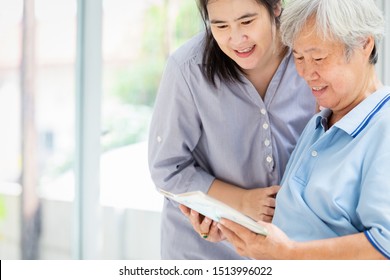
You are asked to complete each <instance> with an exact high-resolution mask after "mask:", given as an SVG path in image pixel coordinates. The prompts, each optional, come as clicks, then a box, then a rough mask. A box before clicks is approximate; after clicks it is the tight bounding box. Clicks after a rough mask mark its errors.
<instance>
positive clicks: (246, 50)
mask: <svg viewBox="0 0 390 280" xmlns="http://www.w3.org/2000/svg"><path fill="white" fill-rule="evenodd" d="M254 47H255V46H252V47H250V48H246V49H243V50H237V52H238V53H241V54H245V53H249V52H251V51H252V50H253V48H254Z"/></svg>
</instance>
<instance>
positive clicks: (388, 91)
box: [316, 87, 390, 137]
mask: <svg viewBox="0 0 390 280" xmlns="http://www.w3.org/2000/svg"><path fill="white" fill-rule="evenodd" d="M389 100H390V87H382V88H381V89H379V90H378V91H376V92H374V93H373V94H371V95H370V96H368V97H367V98H366V99H364V100H363V101H362V102H361V103H359V104H358V105H357V106H356V107H355V108H353V109H352V110H351V111H350V112H349V113H348V114H347V115H345V116H344V117H343V118H342V119H341V120H339V121H338V122H336V123H335V124H334V126H335V127H338V128H340V129H342V130H344V131H345V132H346V133H348V134H349V135H351V136H352V137H356V136H357V135H358V134H359V133H360V132H361V131H362V130H363V129H364V128H365V127H366V125H367V124H368V123H369V122H370V120H371V118H372V117H373V116H374V115H375V114H376V113H377V112H379V111H380V109H381V108H382V106H383V105H384V104H385V103H386V102H388V101H389ZM331 114H332V111H331V110H329V109H324V110H322V111H321V112H319V113H318V115H317V118H316V129H317V128H318V127H319V126H320V125H321V126H322V127H323V128H324V129H325V130H326V127H324V123H327V120H328V118H329V117H330V115H331Z"/></svg>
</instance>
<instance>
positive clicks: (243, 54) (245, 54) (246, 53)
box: [235, 45, 256, 58]
mask: <svg viewBox="0 0 390 280" xmlns="http://www.w3.org/2000/svg"><path fill="white" fill-rule="evenodd" d="M255 48H256V45H253V46H252V47H249V48H245V49H241V50H235V53H236V55H237V56H238V57H241V58H247V57H249V56H251V55H252V53H253V52H254V51H255Z"/></svg>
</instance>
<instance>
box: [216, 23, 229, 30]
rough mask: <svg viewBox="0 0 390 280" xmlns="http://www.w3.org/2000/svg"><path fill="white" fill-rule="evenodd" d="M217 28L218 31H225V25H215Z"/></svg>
mask: <svg viewBox="0 0 390 280" xmlns="http://www.w3.org/2000/svg"><path fill="white" fill-rule="evenodd" d="M217 28H218V29H226V28H227V25H225V24H224V25H217Z"/></svg>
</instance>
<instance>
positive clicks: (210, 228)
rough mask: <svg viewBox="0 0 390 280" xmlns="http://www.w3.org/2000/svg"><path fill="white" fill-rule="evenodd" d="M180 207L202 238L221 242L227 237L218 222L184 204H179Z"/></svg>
mask: <svg viewBox="0 0 390 280" xmlns="http://www.w3.org/2000/svg"><path fill="white" fill-rule="evenodd" d="M179 208H180V210H181V212H182V213H183V214H184V215H185V216H186V217H187V218H188V219H189V221H190V223H191V224H192V227H193V228H194V230H195V231H196V232H198V233H199V236H200V237H201V238H203V239H205V240H207V241H210V242H220V241H222V240H224V239H225V237H224V236H223V234H222V232H221V231H220V230H219V228H218V226H217V224H218V223H217V222H215V221H213V220H211V219H210V218H207V217H205V216H203V215H201V214H199V213H198V212H196V211H194V210H192V209H190V208H188V207H186V206H184V205H179Z"/></svg>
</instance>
